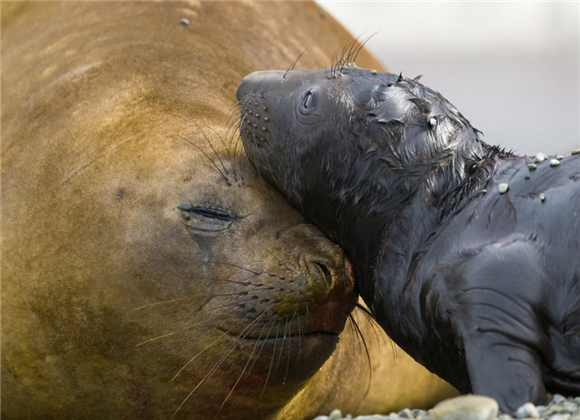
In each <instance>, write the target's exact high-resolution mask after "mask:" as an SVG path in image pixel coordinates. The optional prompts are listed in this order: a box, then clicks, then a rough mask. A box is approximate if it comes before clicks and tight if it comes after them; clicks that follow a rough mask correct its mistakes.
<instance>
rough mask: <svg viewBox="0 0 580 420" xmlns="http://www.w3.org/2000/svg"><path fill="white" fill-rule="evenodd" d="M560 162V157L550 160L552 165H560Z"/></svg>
mask: <svg viewBox="0 0 580 420" xmlns="http://www.w3.org/2000/svg"><path fill="white" fill-rule="evenodd" d="M559 164H560V161H559V160H558V159H552V160H551V161H550V166H558V165H559Z"/></svg>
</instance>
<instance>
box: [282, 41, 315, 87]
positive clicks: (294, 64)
mask: <svg viewBox="0 0 580 420" xmlns="http://www.w3.org/2000/svg"><path fill="white" fill-rule="evenodd" d="M308 48H310V47H306V48H305V49H304V50H303V51H302V52H301V53H300V55H299V56H298V58H296V60H294V61H293V62H292V64H290V67H288V70H286V73H284V75H283V76H282V80H286V75H287V74H288V72H289V71H292V70H294V67H296V64H298V60H300V57H302V55H303V54H304V53H305V52H306V51H308Z"/></svg>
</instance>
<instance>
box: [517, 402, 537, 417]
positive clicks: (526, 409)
mask: <svg viewBox="0 0 580 420" xmlns="http://www.w3.org/2000/svg"><path fill="white" fill-rule="evenodd" d="M516 418H518V419H525V418H532V419H539V418H540V413H538V410H537V409H536V406H535V405H534V404H532V403H525V404H524V405H522V406H521V407H520V408H518V409H517V410H516Z"/></svg>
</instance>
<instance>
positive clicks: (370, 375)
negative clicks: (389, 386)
mask: <svg viewBox="0 0 580 420" xmlns="http://www.w3.org/2000/svg"><path fill="white" fill-rule="evenodd" d="M348 316H349V318H350V319H351V321H352V322H353V324H354V326H355V328H356V330H357V332H358V334H359V336H360V338H361V340H362V343H363V345H364V347H365V352H366V355H367V361H368V365H369V380H368V382H367V390H366V392H365V395H364V397H363V399H364V398H366V396H367V395H368V393H369V390H370V387H371V380H372V375H373V370H372V366H371V356H370V354H369V349H368V347H367V343H366V341H365V338H364V336H363V334H362V332H361V330H360V329H359V327H358V324H357V323H356V321H355V320H354V318H353V316H352V314H348Z"/></svg>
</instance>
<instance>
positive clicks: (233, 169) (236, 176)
mask: <svg viewBox="0 0 580 420" xmlns="http://www.w3.org/2000/svg"><path fill="white" fill-rule="evenodd" d="M206 127H209V129H210V130H211V131H213V132H214V133H215V135H216V136H217V137H218V139H220V140H221V142H222V144H223V145H224V149H226V152H227V154H228V157H229V158H230V163H231V165H232V171H233V172H234V179H235V180H236V181H237V180H238V174H237V173H236V167H235V166H234V162H233V160H232V155H231V154H230V149H228V147H227V146H226V143H225V142H224V139H223V138H222V137H221V136H220V135H219V134H218V133H217V131H215V130H214V129H213V127H210V126H206ZM222 165H223V163H222Z"/></svg>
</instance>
